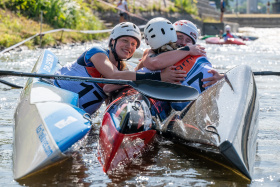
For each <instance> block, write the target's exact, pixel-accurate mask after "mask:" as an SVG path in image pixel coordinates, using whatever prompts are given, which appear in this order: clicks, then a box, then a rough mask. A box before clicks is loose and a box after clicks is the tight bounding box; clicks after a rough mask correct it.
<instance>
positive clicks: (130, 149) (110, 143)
mask: <svg viewBox="0 0 280 187" xmlns="http://www.w3.org/2000/svg"><path fill="white" fill-rule="evenodd" d="M119 95H120V96H119V97H117V99H115V100H114V101H113V102H112V103H111V104H110V105H109V106H108V107H107V109H106V110H105V114H104V117H103V121H102V126H101V128H100V135H99V145H98V153H99V160H100V162H101V164H102V166H103V170H104V172H106V173H110V172H111V171H115V170H118V169H121V168H123V167H125V166H127V165H128V164H130V163H132V162H133V160H134V159H135V158H137V157H139V156H141V155H142V153H143V152H144V151H147V149H148V148H149V146H148V144H150V143H152V142H154V140H155V137H156V130H155V129H154V128H153V125H154V122H153V120H152V115H151V111H153V110H151V104H150V103H153V104H152V108H153V109H155V110H157V113H158V112H159V113H160V111H164V112H165V111H167V110H166V108H165V109H163V108H159V107H158V106H157V103H158V102H156V100H152V99H148V98H146V97H145V96H143V95H142V94H140V93H139V92H137V91H135V90H134V89H130V88H129V89H125V90H124V91H123V92H122V93H119Z"/></svg>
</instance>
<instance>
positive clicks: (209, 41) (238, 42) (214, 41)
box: [205, 37, 246, 45]
mask: <svg viewBox="0 0 280 187" xmlns="http://www.w3.org/2000/svg"><path fill="white" fill-rule="evenodd" d="M205 42H206V43H207V44H219V45H224V44H232V45H246V44H245V43H244V42H243V40H242V39H239V38H228V39H227V40H224V39H220V38H219V37H210V38H207V39H205Z"/></svg>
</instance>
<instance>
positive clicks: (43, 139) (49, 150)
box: [36, 124, 53, 156]
mask: <svg viewBox="0 0 280 187" xmlns="http://www.w3.org/2000/svg"><path fill="white" fill-rule="evenodd" d="M36 133H37V135H38V138H39V140H40V141H41V143H42V146H43V148H44V151H45V153H46V154H47V156H50V155H51V154H52V153H53V150H52V148H51V146H50V144H49V142H48V140H47V133H46V130H45V129H44V127H43V125H42V124H41V125H39V126H38V127H37V129H36Z"/></svg>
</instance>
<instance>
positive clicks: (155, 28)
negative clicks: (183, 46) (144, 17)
mask: <svg viewBox="0 0 280 187" xmlns="http://www.w3.org/2000/svg"><path fill="white" fill-rule="evenodd" d="M144 35H145V41H146V43H147V44H148V45H149V46H150V47H151V48H152V49H158V48H159V47H161V46H163V45H165V44H168V43H169V42H176V41H177V35H176V31H175V28H174V27H173V25H172V23H171V22H170V21H169V20H167V19H165V18H162V17H158V18H154V19H151V20H150V21H149V22H148V23H147V24H146V26H145V28H144Z"/></svg>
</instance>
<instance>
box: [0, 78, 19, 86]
mask: <svg viewBox="0 0 280 187" xmlns="http://www.w3.org/2000/svg"><path fill="white" fill-rule="evenodd" d="M0 83H2V84H5V85H7V86H10V87H12V88H23V87H22V86H18V85H16V84H13V83H10V82H8V81H5V80H1V79H0Z"/></svg>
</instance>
